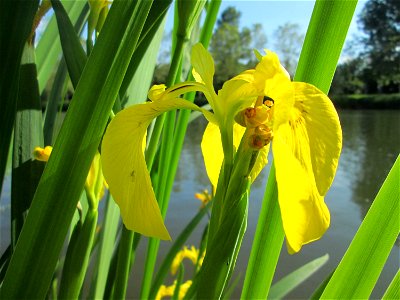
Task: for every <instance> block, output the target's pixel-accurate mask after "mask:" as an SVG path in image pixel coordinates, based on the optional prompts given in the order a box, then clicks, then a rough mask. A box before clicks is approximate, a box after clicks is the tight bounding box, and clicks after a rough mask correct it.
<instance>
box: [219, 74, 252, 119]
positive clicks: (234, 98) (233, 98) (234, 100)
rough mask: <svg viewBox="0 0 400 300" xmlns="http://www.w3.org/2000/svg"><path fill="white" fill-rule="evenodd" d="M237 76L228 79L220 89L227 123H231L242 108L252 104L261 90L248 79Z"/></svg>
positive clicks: (223, 113)
mask: <svg viewBox="0 0 400 300" xmlns="http://www.w3.org/2000/svg"><path fill="white" fill-rule="evenodd" d="M239 78H241V77H235V78H233V79H231V80H228V81H226V82H225V83H224V85H223V86H222V89H221V90H219V91H218V101H219V102H220V104H221V105H220V107H221V109H222V110H223V112H221V113H220V114H222V115H223V116H224V119H225V123H227V124H229V123H230V121H231V120H233V118H234V117H235V116H236V114H237V113H238V112H239V111H241V110H242V109H244V108H246V107H249V106H251V105H252V104H253V103H254V102H255V101H256V99H257V96H259V95H260V91H259V90H257V89H256V88H255V86H254V85H253V84H251V83H249V82H247V81H246V80H243V79H239Z"/></svg>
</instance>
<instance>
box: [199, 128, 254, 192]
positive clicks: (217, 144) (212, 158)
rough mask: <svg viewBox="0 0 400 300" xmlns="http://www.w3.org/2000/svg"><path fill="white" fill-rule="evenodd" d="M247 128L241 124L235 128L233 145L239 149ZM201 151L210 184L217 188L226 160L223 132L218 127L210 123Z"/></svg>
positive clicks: (204, 135)
mask: <svg viewBox="0 0 400 300" xmlns="http://www.w3.org/2000/svg"><path fill="white" fill-rule="evenodd" d="M245 130H246V129H245V128H244V127H242V126H240V125H239V124H234V126H233V145H234V146H235V148H236V149H237V148H238V147H239V144H240V141H241V139H242V136H243V134H244V132H245ZM201 150H202V153H203V157H204V164H205V166H206V171H207V175H208V178H209V179H210V182H211V183H212V185H213V186H214V187H217V184H218V178H219V172H220V170H221V166H222V162H223V160H224V152H223V149H222V143H221V132H220V130H219V128H218V126H217V125H215V124H212V123H208V125H207V127H206V130H205V131H204V134H203V139H202V141H201Z"/></svg>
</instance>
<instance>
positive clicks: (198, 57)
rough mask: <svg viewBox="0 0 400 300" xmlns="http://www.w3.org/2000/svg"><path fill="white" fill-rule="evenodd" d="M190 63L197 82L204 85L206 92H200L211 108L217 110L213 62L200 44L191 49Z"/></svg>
mask: <svg viewBox="0 0 400 300" xmlns="http://www.w3.org/2000/svg"><path fill="white" fill-rule="evenodd" d="M191 63H192V66H193V71H192V74H193V76H194V78H195V79H196V81H197V82H202V83H204V85H205V87H206V88H207V91H202V92H203V93H204V95H205V96H206V98H207V100H208V102H209V103H210V105H211V107H212V108H213V109H214V111H215V110H218V108H217V106H218V105H219V104H218V102H217V100H216V99H217V94H216V93H215V90H214V85H213V77H214V73H215V69H214V60H213V58H212V56H211V54H210V53H209V52H208V51H207V50H206V49H205V48H204V46H203V45H202V44H200V43H197V44H195V45H194V46H193V48H192V56H191Z"/></svg>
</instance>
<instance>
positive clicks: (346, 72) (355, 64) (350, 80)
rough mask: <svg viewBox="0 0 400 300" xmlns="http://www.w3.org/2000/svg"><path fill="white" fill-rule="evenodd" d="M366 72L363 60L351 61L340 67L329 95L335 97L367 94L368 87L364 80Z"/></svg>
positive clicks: (337, 69)
mask: <svg viewBox="0 0 400 300" xmlns="http://www.w3.org/2000/svg"><path fill="white" fill-rule="evenodd" d="M364 70H365V69H364V67H363V64H362V59H361V58H356V59H350V60H348V61H346V62H345V63H342V64H340V65H338V67H337V68H336V72H335V76H334V77H333V81H332V85H331V89H330V91H329V93H330V94H334V95H343V94H344V95H346V94H360V93H365V92H366V90H365V89H366V85H365V81H364V80H362V79H363V76H364Z"/></svg>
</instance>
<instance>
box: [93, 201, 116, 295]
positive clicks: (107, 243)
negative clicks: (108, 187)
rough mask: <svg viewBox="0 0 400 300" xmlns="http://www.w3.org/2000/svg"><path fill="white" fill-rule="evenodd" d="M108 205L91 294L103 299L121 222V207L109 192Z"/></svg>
mask: <svg viewBox="0 0 400 300" xmlns="http://www.w3.org/2000/svg"><path fill="white" fill-rule="evenodd" d="M105 201H107V204H106V205H107V207H106V210H105V217H104V221H103V224H102V227H103V228H102V230H101V232H100V241H99V251H98V257H97V263H96V266H97V268H96V272H95V278H94V282H93V283H92V291H91V294H90V296H89V298H91V299H102V298H103V296H104V288H105V285H106V280H107V274H108V272H109V270H110V265H111V258H112V254H113V250H114V245H115V238H116V234H117V227H118V223H119V217H120V215H119V209H118V206H117V204H116V203H115V202H114V199H112V197H111V194H110V193H108V194H107V199H106V200H105Z"/></svg>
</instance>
